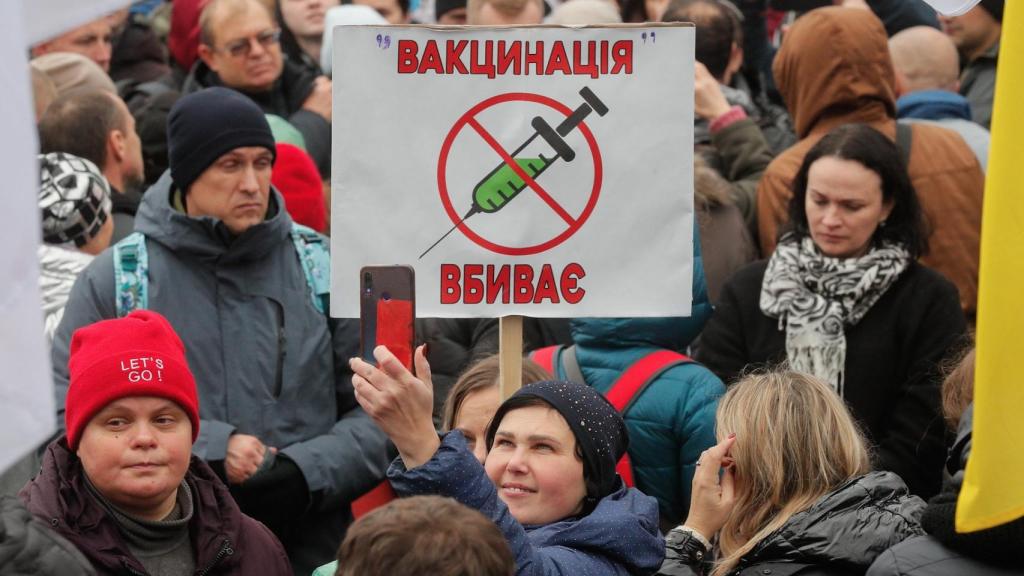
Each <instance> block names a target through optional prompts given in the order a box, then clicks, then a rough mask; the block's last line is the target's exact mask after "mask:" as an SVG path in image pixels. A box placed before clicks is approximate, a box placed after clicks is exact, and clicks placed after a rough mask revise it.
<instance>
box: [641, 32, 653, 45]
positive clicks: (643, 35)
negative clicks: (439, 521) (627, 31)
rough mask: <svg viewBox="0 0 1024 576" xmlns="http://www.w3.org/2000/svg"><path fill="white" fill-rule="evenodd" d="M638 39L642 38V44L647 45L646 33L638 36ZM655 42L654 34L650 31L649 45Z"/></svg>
mask: <svg viewBox="0 0 1024 576" xmlns="http://www.w3.org/2000/svg"><path fill="white" fill-rule="evenodd" d="M640 37H641V38H643V40H644V44H647V32H644V33H642V34H640ZM656 41H657V38H656V37H655V33H654V32H653V31H652V32H651V44H654V43H655V42H656Z"/></svg>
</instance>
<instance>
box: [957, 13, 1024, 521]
mask: <svg viewBox="0 0 1024 576" xmlns="http://www.w3.org/2000/svg"><path fill="white" fill-rule="evenodd" d="M992 119H993V121H992V142H991V148H990V151H989V161H988V175H987V180H986V182H985V208H984V212H983V216H982V228H981V277H980V279H979V293H978V338H977V352H976V357H975V361H976V370H975V378H974V436H973V439H972V449H971V455H970V458H969V460H968V462H967V474H966V478H965V480H964V485H963V488H962V489H961V490H960V499H959V501H958V502H957V507H956V529H957V531H958V532H974V531H977V530H984V529H986V528H991V527H993V526H998V525H1000V524H1005V523H1007V522H1010V521H1012V520H1016V519H1017V518H1020V517H1022V516H1024V363H1022V360H1024V172H1022V161H1024V0H1015V1H1014V2H1006V12H1005V14H1004V16H1003V37H1002V41H1001V43H1000V47H999V65H998V72H997V76H996V99H995V109H994V111H993V117H992Z"/></svg>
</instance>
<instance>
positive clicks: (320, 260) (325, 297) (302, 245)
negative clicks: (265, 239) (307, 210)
mask: <svg viewBox="0 0 1024 576" xmlns="http://www.w3.org/2000/svg"><path fill="white" fill-rule="evenodd" d="M291 237H292V243H293V244H295V252H296V254H298V256H299V262H301V263H302V273H303V275H305V277H306V285H307V286H309V291H310V298H312V301H313V307H314V308H316V309H317V310H319V311H320V313H321V314H328V313H329V312H330V310H331V306H330V298H331V253H330V251H329V249H328V247H327V242H326V240H325V239H324V237H323V236H321V235H320V234H319V233H317V232H316V231H315V230H313V229H312V228H307V227H306V226H303V225H302V224H297V223H294V222H293V223H292V231H291Z"/></svg>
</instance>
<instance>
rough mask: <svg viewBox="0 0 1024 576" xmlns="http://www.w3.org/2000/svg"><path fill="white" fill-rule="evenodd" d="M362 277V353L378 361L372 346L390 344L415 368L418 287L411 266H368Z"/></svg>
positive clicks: (365, 358) (364, 269)
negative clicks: (413, 361) (415, 325)
mask: <svg viewBox="0 0 1024 576" xmlns="http://www.w3.org/2000/svg"><path fill="white" fill-rule="evenodd" d="M359 277H360V325H361V328H360V332H361V337H360V340H361V344H362V346H361V348H362V357H363V359H364V360H366V361H367V362H375V361H374V358H373V349H374V348H376V347H377V346H379V345H384V346H387V348H388V350H390V351H391V353H392V354H394V355H395V357H396V358H398V359H399V361H401V362H402V364H404V365H405V367H406V368H408V369H409V370H412V357H413V347H414V345H415V337H416V335H415V328H414V322H415V319H416V291H415V281H414V273H413V269H412V268H411V267H409V266H367V267H364V268H363V269H362V270H360V272H359Z"/></svg>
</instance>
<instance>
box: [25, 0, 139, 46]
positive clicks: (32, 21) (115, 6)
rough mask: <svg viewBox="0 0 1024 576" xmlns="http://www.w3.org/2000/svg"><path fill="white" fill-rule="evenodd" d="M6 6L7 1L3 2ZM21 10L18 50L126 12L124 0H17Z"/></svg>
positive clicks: (125, 1)
mask: <svg viewBox="0 0 1024 576" xmlns="http://www.w3.org/2000/svg"><path fill="white" fill-rule="evenodd" d="M5 2H6V3H10V0H5ZM21 4H22V5H23V6H24V17H25V19H24V22H25V36H23V37H22V39H23V40H24V43H23V44H22V46H32V45H35V44H38V43H40V42H43V41H45V40H49V39H51V38H54V37H56V36H59V35H61V34H62V33H64V32H67V31H68V30H71V29H72V28H75V27H78V26H81V25H82V24H85V23H86V22H89V21H92V20H95V19H96V18H99V17H100V16H104V15H106V14H110V13H111V12H113V11H115V10H119V9H121V8H127V7H128V5H129V4H131V2H130V1H127V0H91V1H89V0H21Z"/></svg>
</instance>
